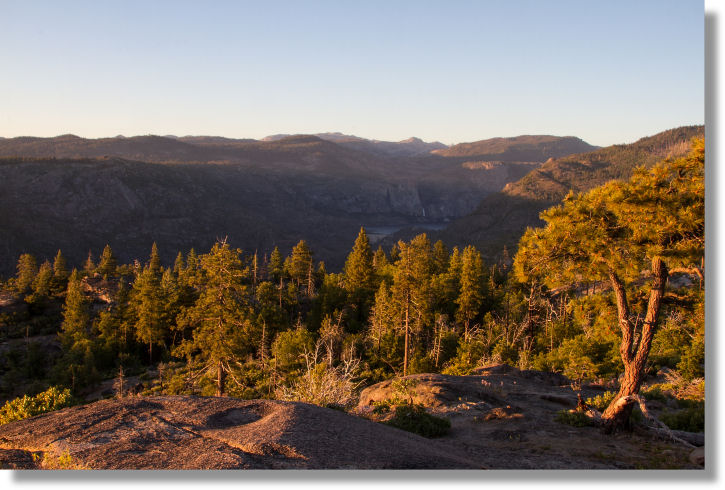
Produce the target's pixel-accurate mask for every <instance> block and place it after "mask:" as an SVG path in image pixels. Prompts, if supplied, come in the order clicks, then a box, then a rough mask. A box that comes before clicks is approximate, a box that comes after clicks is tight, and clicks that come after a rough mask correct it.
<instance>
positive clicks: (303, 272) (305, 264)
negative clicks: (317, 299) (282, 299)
mask: <svg viewBox="0 0 725 490" xmlns="http://www.w3.org/2000/svg"><path fill="white" fill-rule="evenodd" d="M311 267H312V251H311V250H310V247H308V246H307V242H305V241H304V240H300V241H299V243H297V245H295V246H294V248H293V249H292V254H291V255H290V257H289V262H288V266H287V273H288V274H289V276H290V278H291V279H292V280H293V281H294V282H295V284H296V285H297V288H298V289H299V288H301V287H302V286H303V285H306V284H307V283H308V280H309V274H310V270H311Z"/></svg>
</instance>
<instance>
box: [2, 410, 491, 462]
mask: <svg viewBox="0 0 725 490" xmlns="http://www.w3.org/2000/svg"><path fill="white" fill-rule="evenodd" d="M31 453H36V454H38V453H43V454H46V455H47V454H50V455H54V457H55V458H65V460H66V461H68V462H70V463H71V464H72V465H74V467H82V468H92V469H272V468H277V469H285V468H359V469H371V468H380V469H383V468H476V467H480V466H479V465H477V464H476V463H474V462H473V461H471V460H470V459H468V458H466V457H465V455H464V454H463V452H462V451H458V452H456V451H452V450H451V448H449V447H446V446H445V445H438V444H436V443H435V442H431V441H429V440H427V439H423V438H422V437H419V436H416V435H413V434H409V433H407V432H403V431H400V430H398V429H394V428H392V427H388V426H385V425H381V424H376V423H374V422H371V421H369V420H365V419H362V418H358V417H354V416H351V415H347V414H345V413H342V412H339V411H336V410H332V409H327V408H321V407H317V406H314V405H308V404H304V403H294V402H282V401H270V400H252V401H244V400H237V399H233V398H200V397H184V396H165V397H149V398H125V399H120V400H105V401H100V402H96V403H93V404H90V405H84V406H78V407H72V408H67V409H64V410H60V411H58V412H53V413H50V414H46V415H42V416H38V417H35V418H32V419H27V420H22V421H18V422H13V423H10V424H7V425H4V426H1V427H0V464H3V465H4V466H5V467H33V466H32V465H33V464H34V463H33V461H34V460H37V459H38V458H35V459H34V458H32V457H29V456H28V454H31ZM36 462H37V461H36Z"/></svg>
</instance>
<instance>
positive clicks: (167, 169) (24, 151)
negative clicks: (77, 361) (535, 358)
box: [0, 134, 550, 274]
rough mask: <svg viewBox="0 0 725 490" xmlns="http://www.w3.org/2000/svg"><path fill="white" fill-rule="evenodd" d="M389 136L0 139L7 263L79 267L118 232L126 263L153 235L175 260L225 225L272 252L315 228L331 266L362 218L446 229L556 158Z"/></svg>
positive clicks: (207, 243)
mask: <svg viewBox="0 0 725 490" xmlns="http://www.w3.org/2000/svg"><path fill="white" fill-rule="evenodd" d="M332 140H337V141H332ZM387 143H389V144H390V145H392V146H391V147H390V148H388V147H386V146H385V145H386V144H387ZM387 143H386V142H377V143H375V142H370V141H368V140H364V139H362V138H357V137H353V136H347V135H340V134H336V135H332V136H331V135H328V136H327V138H326V139H325V138H321V137H319V136H315V135H292V136H280V137H278V138H273V140H272V141H258V140H249V139H246V140H238V139H232V138H223V137H215V136H183V137H169V136H154V135H147V136H132V137H114V138H99V139H85V138H80V137H78V136H74V135H62V136H58V137H55V138H33V137H22V138H9V139H4V140H0V210H2V213H0V273H2V274H9V273H12V272H13V269H14V267H15V263H16V261H17V257H18V256H19V255H20V254H21V253H24V252H30V253H34V254H36V255H38V256H39V258H40V259H41V260H43V259H45V258H52V257H53V256H54V255H55V252H56V251H57V249H58V248H60V249H62V250H63V252H64V254H66V255H67V256H68V258H69V260H70V261H71V263H74V264H82V261H83V260H84V259H85V257H86V255H87V254H88V250H89V249H91V250H92V251H93V253H94V254H96V255H97V254H99V253H100V251H101V249H102V248H103V246H104V245H105V244H106V243H109V244H110V245H111V246H112V247H113V249H114V250H117V252H118V255H119V258H120V259H121V260H124V261H129V260H133V259H135V258H139V257H140V258H143V257H145V256H146V255H147V254H148V250H149V249H150V246H151V243H152V242H154V241H156V242H157V243H158V246H159V249H160V251H161V254H162V258H163V260H165V261H171V260H173V258H174V256H175V254H176V252H177V251H179V250H184V251H186V250H188V249H189V248H191V247H194V248H196V249H197V250H199V251H202V250H208V248H209V247H211V245H212V244H213V242H214V240H216V239H217V238H223V237H225V236H227V237H228V238H229V240H230V243H231V244H233V245H234V246H238V247H240V248H242V249H244V250H258V251H259V252H260V254H262V255H263V254H264V253H269V252H270V251H271V249H272V248H273V247H274V246H275V245H278V246H279V247H280V249H281V250H282V251H283V253H287V252H288V251H289V250H290V249H291V247H292V246H293V245H294V244H295V243H297V241H299V240H300V239H305V240H307V241H308V243H309V244H310V246H311V247H312V249H313V250H314V251H315V253H316V259H317V260H324V261H325V262H326V263H327V265H328V267H330V270H334V269H336V268H339V267H341V266H342V264H343V263H344V259H345V256H346V254H347V253H348V252H349V250H350V247H351V245H352V243H353V241H354V240H355V237H356V235H357V232H358V231H359V229H360V226H366V227H371V229H372V228H376V227H377V229H378V232H377V236H378V237H380V236H384V235H386V234H388V233H390V231H388V230H391V229H394V230H397V229H401V228H402V229H405V228H408V227H411V226H419V225H420V226H425V227H428V229H431V227H432V228H434V229H437V228H440V227H443V226H445V223H447V222H449V221H450V220H454V219H456V218H458V217H461V216H464V215H466V214H468V213H470V212H471V211H473V210H474V209H475V208H476V206H477V205H478V203H479V202H481V199H483V198H484V197H485V196H487V195H488V194H490V193H492V192H497V191H500V190H501V189H502V188H503V187H504V186H505V185H506V184H507V183H509V182H514V181H516V180H518V179H520V178H521V177H522V176H524V175H525V174H526V173H528V172H529V171H530V170H531V169H533V168H536V167H538V166H540V165H541V164H542V163H543V162H544V161H545V160H546V159H547V158H548V157H549V156H550V155H548V154H544V155H542V157H541V160H539V161H515V160H511V161H503V160H501V159H498V160H495V161H469V159H468V158H466V157H446V156H442V155H435V154H430V152H429V148H430V147H431V146H430V145H433V146H438V145H436V144H431V143H425V142H422V141H421V140H419V139H417V138H412V139H409V140H405V141H403V142H399V143H390V142H387ZM421 151H422V152H423V153H422V154H419V152H421ZM410 155H414V156H410ZM499 156H500V155H499ZM504 157H505V155H504ZM379 230H382V231H379Z"/></svg>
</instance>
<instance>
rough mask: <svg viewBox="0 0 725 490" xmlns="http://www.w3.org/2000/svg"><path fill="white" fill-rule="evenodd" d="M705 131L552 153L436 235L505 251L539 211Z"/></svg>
mask: <svg viewBox="0 0 725 490" xmlns="http://www.w3.org/2000/svg"><path fill="white" fill-rule="evenodd" d="M704 131H705V128H704V126H686V127H681V128H676V129H671V130H668V131H664V132H662V133H658V134H656V135H654V136H650V137H646V138H642V139H640V140H638V141H636V142H635V143H632V144H627V145H613V146H608V147H606V148H600V149H597V150H594V151H590V152H588V153H581V154H575V155H570V156H564V157H560V158H552V159H551V160H548V161H547V162H546V163H544V164H543V165H542V166H541V167H539V168H536V169H533V170H532V171H531V172H529V173H528V174H526V175H525V176H524V177H522V178H521V179H519V180H518V181H516V182H511V183H509V184H507V185H506V186H505V187H504V189H502V190H501V191H500V192H496V193H492V194H489V195H488V196H486V197H484V198H483V200H482V201H481V203H480V204H479V205H478V206H477V208H476V209H475V210H474V211H473V212H472V213H471V214H469V215H467V216H464V217H462V218H459V219H457V220H455V221H454V222H453V223H451V224H450V225H449V226H448V227H447V228H446V229H445V230H444V231H442V232H441V233H440V234H439V235H436V236H437V237H440V238H441V239H442V240H443V241H444V242H446V243H447V244H449V245H453V244H468V243H471V244H475V245H476V246H477V247H479V248H480V249H481V250H482V252H483V253H484V254H485V255H486V256H496V255H497V254H500V251H501V250H502V249H503V247H504V246H507V247H508V248H509V249H515V246H516V243H517V242H518V240H519V238H520V237H521V235H522V234H523V232H524V230H526V227H527V226H540V225H541V223H542V222H541V220H540V219H539V213H540V212H541V211H543V210H544V209H546V208H548V207H550V206H552V205H554V204H556V203H557V202H559V201H560V200H561V199H563V198H564V196H566V195H567V193H568V192H569V191H575V192H582V191H587V190H589V189H592V188H594V187H596V186H599V185H602V184H605V183H606V182H608V181H609V180H612V179H626V178H629V176H630V175H632V172H633V170H634V169H635V168H636V167H637V166H645V167H649V166H652V165H653V164H654V163H655V162H657V161H659V160H661V159H663V158H667V157H678V156H682V155H684V154H686V153H687V152H688V151H689V147H690V141H691V139H692V138H693V137H696V136H700V137H702V136H704ZM453 148H455V147H453ZM453 148H451V149H449V150H444V151H451V150H453Z"/></svg>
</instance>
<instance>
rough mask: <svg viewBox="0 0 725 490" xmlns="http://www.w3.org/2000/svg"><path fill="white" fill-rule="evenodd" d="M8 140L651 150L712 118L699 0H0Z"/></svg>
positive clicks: (1, 86)
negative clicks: (170, 138)
mask: <svg viewBox="0 0 725 490" xmlns="http://www.w3.org/2000/svg"><path fill="white" fill-rule="evenodd" d="M0 60H1V61H0V67H1V68H0V136H2V137H15V136H28V135H32V136H55V135H59V134H66V133H73V134H77V135H79V136H83V137H90V138H98V137H106V136H115V135H118V134H123V135H126V136H132V135H139V134H160V135H166V134H174V135H178V136H182V135H219V136H226V137H232V138H261V137H264V136H267V135H270V134H276V133H292V134H296V133H318V132H327V131H339V132H342V133H347V134H355V135H358V136H362V137H366V138H372V139H381V140H392V141H398V140H402V139H405V138H408V137H411V136H417V137H420V138H422V139H424V140H426V141H434V140H437V141H441V142H443V143H446V144H454V143H458V142H464V141H476V140H481V139H486V138H491V137H497V136H516V135H520V134H553V135H559V136H578V137H580V138H582V139H584V140H585V141H587V142H589V143H591V144H595V145H601V146H605V145H610V144H616V143H629V142H633V141H635V140H637V139H639V138H641V137H643V136H648V135H651V134H655V133H657V132H660V131H662V130H665V129H669V128H672V127H677V126H682V125H690V124H703V123H704V106H705V104H704V70H705V68H704V5H703V3H702V1H699V2H698V1H691V0H677V1H675V0H607V1H593V0H592V1H589V0H577V1H565V0H548V1H539V0H536V1H533V0H532V1H526V0H509V1H498V0H488V1H487V0H471V1H464V0H445V1H443V0H441V1H424V0H418V1H413V0H408V1H403V0H398V1H396V0H387V1H375V0H365V1H347V0H333V1H307V2H302V1H289V2H283V1H264V2H261V1H249V2H246V1H228V2H224V1H215V2H202V1H198V0H194V1H188V2H186V1H173V2H171V1H169V2H165V1H149V0H144V1H137V2H136V1H123V2H119V1H113V2H112V1H105V0H96V1H88V2H81V1H71V0H68V1H63V2H58V1H48V2H42V1H31V0H19V1H9V0H0Z"/></svg>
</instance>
